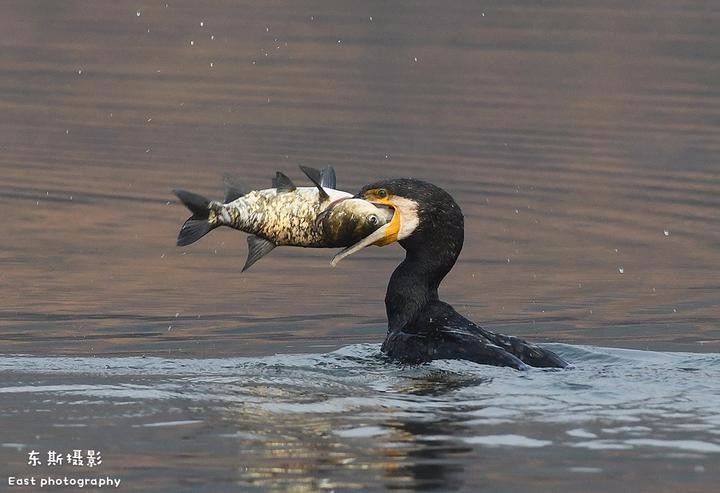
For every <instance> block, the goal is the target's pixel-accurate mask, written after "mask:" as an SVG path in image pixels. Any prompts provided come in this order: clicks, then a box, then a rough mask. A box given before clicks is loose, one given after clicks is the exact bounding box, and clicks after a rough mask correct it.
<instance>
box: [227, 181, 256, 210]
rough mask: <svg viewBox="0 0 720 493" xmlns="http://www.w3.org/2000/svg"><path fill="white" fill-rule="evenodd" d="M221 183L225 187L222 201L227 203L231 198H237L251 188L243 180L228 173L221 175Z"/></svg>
mask: <svg viewBox="0 0 720 493" xmlns="http://www.w3.org/2000/svg"><path fill="white" fill-rule="evenodd" d="M223 185H224V187H225V198H224V202H225V203H226V204H227V203H229V202H232V201H233V200H237V199H239V198H240V197H242V196H243V195H247V194H248V193H249V192H250V191H251V190H252V189H251V188H250V187H248V186H247V185H245V184H244V183H243V182H241V181H239V180H237V179H235V178H233V177H232V176H230V175H225V176H223Z"/></svg>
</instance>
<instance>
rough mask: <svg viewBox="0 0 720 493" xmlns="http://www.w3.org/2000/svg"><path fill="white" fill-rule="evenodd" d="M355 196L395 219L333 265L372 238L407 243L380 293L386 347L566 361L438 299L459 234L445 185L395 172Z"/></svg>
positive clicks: (412, 357)
mask: <svg viewBox="0 0 720 493" xmlns="http://www.w3.org/2000/svg"><path fill="white" fill-rule="evenodd" d="M356 197H358V198H362V199H365V200H368V201H370V202H373V203H375V204H378V205H381V204H382V205H384V206H388V207H391V208H393V209H394V210H395V212H394V215H393V219H392V221H391V222H390V223H389V224H388V225H386V226H384V227H382V228H380V229H379V230H377V231H376V232H375V233H373V234H372V235H370V236H369V237H368V238H366V239H365V240H363V241H361V242H359V243H357V244H356V245H354V246H352V247H348V248H346V249H345V250H343V251H342V252H340V253H339V254H338V255H337V256H336V258H335V259H333V265H334V264H335V263H337V262H338V261H339V260H340V259H342V258H344V257H345V256H347V255H349V254H351V253H353V252H356V251H358V250H360V249H361V248H364V247H365V246H368V245H370V244H374V245H379V246H383V245H387V244H390V243H393V242H395V241H397V242H399V243H400V245H401V246H402V247H403V248H404V249H405V251H406V255H405V260H403V261H402V263H400V265H399V266H398V267H397V268H396V269H395V272H393V274H392V277H391V278H390V283H389V284H388V288H387V294H386V295H385V308H386V311H387V317H388V333H387V337H386V339H385V342H384V343H383V345H382V351H383V352H384V353H385V354H387V355H388V356H390V357H391V358H393V359H396V360H399V361H402V362H405V363H421V362H426V361H431V360H434V359H465V360H470V361H475V362H477V363H482V364H487V365H496V366H510V367H512V368H516V369H518V370H521V369H527V367H528V365H529V366H536V367H555V368H564V367H566V366H567V365H568V364H567V363H566V362H565V361H564V360H563V359H562V358H560V357H559V356H558V355H556V354H555V353H553V352H552V351H549V350H547V349H543V348H541V347H539V346H537V345H534V344H530V343H528V342H526V341H524V340H522V339H519V338H517V337H513V336H506V335H502V334H496V333H494V332H491V331H489V330H485V329H483V328H482V327H480V326H478V325H476V324H474V323H473V322H472V321H470V320H468V319H467V318H465V317H463V316H462V315H460V314H459V313H458V312H457V311H455V309H454V308H453V307H452V306H450V305H449V304H447V303H445V302H444V301H441V300H440V298H439V297H438V287H439V286H440V283H441V282H442V280H443V278H444V277H445V276H446V275H447V273H448V272H450V269H452V267H453V265H455V261H456V260H457V258H458V255H460V250H461V249H462V246H463V238H464V219H463V214H462V211H461V210H460V207H459V206H458V205H457V203H455V200H453V198H452V197H451V196H450V194H449V193H447V192H446V191H445V190H443V189H441V188H439V187H437V186H435V185H433V184H431V183H427V182H424V181H420V180H416V179H412V178H399V179H394V180H386V181H380V182H376V183H373V184H370V185H367V186H365V187H363V189H362V190H360V192H359V193H358V194H357V195H356Z"/></svg>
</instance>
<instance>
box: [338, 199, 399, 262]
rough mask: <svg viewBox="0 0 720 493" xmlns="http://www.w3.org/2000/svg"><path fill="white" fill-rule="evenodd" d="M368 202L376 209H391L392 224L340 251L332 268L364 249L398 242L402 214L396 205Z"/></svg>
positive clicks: (386, 201) (385, 202) (379, 201)
mask: <svg viewBox="0 0 720 493" xmlns="http://www.w3.org/2000/svg"><path fill="white" fill-rule="evenodd" d="M355 198H362V197H355ZM340 200H344V199H340ZM368 202H370V203H371V204H373V205H374V206H375V207H382V208H386V209H391V210H392V211H393V215H392V218H391V219H390V222H389V223H387V224H385V225H383V226H381V227H379V228H378V229H376V230H375V231H374V232H372V233H370V234H369V235H368V236H366V237H365V238H363V239H362V240H360V241H358V242H357V243H355V244H354V245H350V246H349V247H347V248H343V249H342V250H340V252H338V253H337V255H335V256H334V257H333V258H332V260H331V261H330V265H331V266H333V267H335V266H337V264H338V263H339V262H340V261H341V260H342V259H344V258H345V257H349V256H350V255H352V254H353V253H356V252H359V251H360V250H362V249H363V248H366V247H369V246H370V245H376V246H385V245H389V244H390V243H394V242H396V241H397V239H398V233H399V232H400V213H399V212H398V210H397V208H396V207H395V205H394V204H393V203H392V202H390V201H389V200H377V201H376V200H369V201H368Z"/></svg>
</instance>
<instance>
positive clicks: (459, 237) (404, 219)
mask: <svg viewBox="0 0 720 493" xmlns="http://www.w3.org/2000/svg"><path fill="white" fill-rule="evenodd" d="M355 197H357V198H361V199H364V200H367V201H368V202H372V203H373V204H376V205H379V206H385V207H390V208H391V209H393V211H394V213H393V217H392V219H391V220H390V222H389V223H388V224H386V225H384V226H383V227H381V228H379V229H378V230H376V231H375V232H374V233H372V234H371V235H369V236H367V237H366V238H364V239H363V240H361V241H359V242H358V243H356V244H355V245H352V246H350V247H348V248H346V249H345V250H343V251H341V252H340V253H338V255H336V256H335V258H334V259H333V262H332V263H333V265H335V264H337V262H339V261H340V260H341V259H343V258H345V257H347V256H348V255H351V254H352V253H355V252H357V251H359V250H361V249H363V248H365V247H367V246H369V245H377V246H385V245H389V244H391V243H394V242H396V241H397V242H399V243H400V245H401V246H402V247H403V248H405V249H406V250H408V251H410V250H411V249H416V248H419V247H423V248H425V249H426V250H428V248H429V247H431V246H432V245H441V244H444V245H445V247H450V248H451V249H452V250H453V251H455V250H456V251H457V253H459V252H460V249H461V248H462V241H463V215H462V212H461V211H460V207H459V206H458V205H457V203H455V200H453V198H452V197H451V196H450V194H449V193H447V192H446V191H445V190H443V189H442V188H440V187H438V186H435V185H433V184H432V183H428V182H425V181H421V180H416V179H414V178H396V179H393V180H383V181H378V182H375V183H371V184H369V185H366V186H364V187H363V188H362V190H360V192H358V194H357V195H355ZM448 243H449V244H448ZM455 257H457V255H455Z"/></svg>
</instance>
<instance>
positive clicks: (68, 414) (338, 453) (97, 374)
mask: <svg viewBox="0 0 720 493" xmlns="http://www.w3.org/2000/svg"><path fill="white" fill-rule="evenodd" d="M549 347H550V348H552V349H553V350H555V351H557V352H558V353H559V354H561V355H562V356H564V357H565V358H567V359H569V360H572V361H574V362H575V367H574V368H573V369H569V370H531V371H529V372H523V373H520V372H517V371H514V370H510V369H506V368H495V367H487V366H482V365H476V364H473V363H469V362H459V361H436V362H433V363H431V364H427V365H421V366H400V365H396V364H393V363H390V362H388V361H386V360H385V359H384V358H383V357H382V355H381V353H380V351H379V345H377V344H356V345H350V346H347V347H344V348H343V349H341V350H337V351H334V352H330V353H320V354H282V355H275V356H266V357H260V358H238V357H236V358H215V359H198V358H182V359H177V358H175V359H173V358H160V357H95V358H87V357H73V358H68V357H37V356H8V357H3V358H1V359H0V371H2V372H3V374H5V375H6V376H7V377H9V379H12V381H13V383H12V384H6V385H4V386H2V387H0V395H2V397H3V400H4V402H6V405H5V406H3V410H2V413H1V416H2V419H3V422H4V424H5V431H4V432H3V441H4V442H5V443H2V444H0V445H1V446H2V447H3V448H0V454H1V455H2V456H3V459H4V461H3V462H6V463H7V464H8V466H9V467H10V468H11V469H12V468H15V470H26V469H27V468H28V466H27V465H25V460H26V457H27V453H28V452H29V451H30V450H31V449H33V450H44V449H49V448H53V447H56V446H57V445H58V444H72V447H85V446H86V444H88V445H89V444H92V445H94V446H95V447H99V448H102V454H103V457H104V461H105V464H106V465H104V466H103V467H102V473H103V475H105V474H107V475H108V476H110V477H121V478H123V480H124V482H125V483H126V484H125V485H124V487H123V488H124V489H130V490H135V489H137V490H142V489H143V488H144V486H143V485H144V484H145V483H146V482H149V483H150V484H156V485H157V486H158V487H166V488H170V487H172V488H173V490H175V491H197V488H198V487H199V486H201V487H202V489H204V490H207V491H235V490H236V489H237V487H238V486H239V487H241V489H243V490H249V491H252V490H257V491H262V490H265V489H270V490H282V489H286V488H298V489H300V490H308V491H317V490H328V491H329V490H333V489H334V490H346V489H354V488H365V489H370V490H381V489H401V490H403V489H404V490H416V489H428V488H438V489H442V490H446V491H447V490H467V491H473V490H474V491H477V490H476V489H475V487H476V486H477V485H482V489H486V490H488V491H520V490H523V489H525V488H526V487H527V484H528V483H530V482H538V481H539V482H540V484H541V489H544V487H543V486H542V485H561V486H562V487H564V488H567V489H569V490H571V491H578V490H583V491H607V490H608V489H609V488H611V487H624V486H623V485H626V484H627V483H631V484H632V483H634V482H636V481H637V477H638V475H640V476H645V474H647V473H648V472H651V471H654V472H653V474H652V475H651V476H647V477H644V478H643V485H642V486H641V487H640V488H639V489H641V490H646V491H692V490H694V488H695V487H700V488H702V487H703V486H704V485H708V484H711V483H712V482H715V481H718V480H719V479H720V472H719V471H718V468H717V464H718V460H719V458H720V415H719V414H718V411H717V410H718V409H720V389H719V388H718V385H717V381H718V378H720V369H719V368H720V355H717V354H696V353H679V352H674V353H666V352H665V353H663V352H651V351H637V350H623V349H610V348H597V347H588V346H570V345H563V344H552V345H549ZM30 427H31V428H32V429H33V433H34V434H35V436H34V437H28V436H27V434H26V432H25V430H27V429H28V428H30ZM116 433H122V440H120V441H119V442H117V441H114V440H111V441H108V440H107V437H108V436H112V435H114V434H116ZM28 438H30V439H28ZM208 455H211V457H212V459H210V458H209V457H208ZM656 463H662V464H664V470H662V471H657V470H656V468H655V467H654V466H653V464H656ZM170 464H172V478H170V477H168V467H169V465H170ZM39 470H40V469H35V470H34V472H37V471H39ZM48 470H49V471H52V470H53V469H52V468H50V467H48V468H46V469H45V470H44V472H47V471H48ZM171 485H172V486H171Z"/></svg>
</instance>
